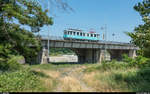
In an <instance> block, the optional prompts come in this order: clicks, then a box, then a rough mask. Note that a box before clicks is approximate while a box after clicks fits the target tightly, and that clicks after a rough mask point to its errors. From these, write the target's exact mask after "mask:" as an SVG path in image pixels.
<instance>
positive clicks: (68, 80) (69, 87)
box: [60, 76, 82, 92]
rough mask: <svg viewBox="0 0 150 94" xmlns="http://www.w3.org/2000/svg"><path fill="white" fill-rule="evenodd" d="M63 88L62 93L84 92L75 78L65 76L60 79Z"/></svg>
mask: <svg viewBox="0 0 150 94" xmlns="http://www.w3.org/2000/svg"><path fill="white" fill-rule="evenodd" d="M60 82H61V84H62V85H61V86H60V88H61V89H62V91H65V92H66V91H70V92H77V91H82V87H81V86H80V82H79V81H78V80H77V79H75V78H74V77H70V76H65V77H64V78H61V79H60Z"/></svg>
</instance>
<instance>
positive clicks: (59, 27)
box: [40, 0, 142, 42]
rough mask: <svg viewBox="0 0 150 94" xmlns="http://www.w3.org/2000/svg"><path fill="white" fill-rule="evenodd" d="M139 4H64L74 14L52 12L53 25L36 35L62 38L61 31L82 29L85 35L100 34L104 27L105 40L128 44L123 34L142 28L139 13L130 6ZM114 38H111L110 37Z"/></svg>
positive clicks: (107, 0) (115, 0) (72, 0)
mask: <svg viewBox="0 0 150 94" xmlns="http://www.w3.org/2000/svg"><path fill="white" fill-rule="evenodd" d="M140 1H141V0H68V1H67V2H68V4H69V5H70V6H71V7H72V8H73V9H74V11H75V12H71V13H64V12H61V11H58V10H55V9H53V14H55V15H56V16H52V17H53V21H54V24H53V25H52V26H50V27H49V28H48V27H43V28H42V31H44V32H40V33H41V34H43V35H46V34H47V31H48V30H50V35H52V36H62V35H63V30H64V29H67V28H74V29H82V30H84V31H85V32H89V31H90V29H93V30H94V31H95V32H97V33H100V34H101V38H100V40H102V34H103V32H104V30H101V27H103V26H105V24H106V25H107V40H109V41H113V40H114V41H118V42H129V41H130V37H129V36H127V35H125V33H124V32H125V31H128V32H133V30H134V28H135V27H136V26H138V25H139V24H142V18H141V17H140V15H139V13H138V12H136V11H135V10H134V9H133V6H134V5H135V4H137V2H140ZM113 33H114V34H115V36H114V37H113V36H112V34H113Z"/></svg>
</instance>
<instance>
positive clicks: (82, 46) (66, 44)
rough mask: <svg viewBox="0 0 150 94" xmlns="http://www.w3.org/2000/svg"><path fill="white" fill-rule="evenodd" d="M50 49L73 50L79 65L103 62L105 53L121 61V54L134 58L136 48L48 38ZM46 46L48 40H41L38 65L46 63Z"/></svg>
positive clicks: (126, 45) (124, 44) (106, 43)
mask: <svg viewBox="0 0 150 94" xmlns="http://www.w3.org/2000/svg"><path fill="white" fill-rule="evenodd" d="M49 43H50V44H49V47H50V48H69V49H71V50H73V51H74V52H75V53H76V54H77V56H78V62H80V63H84V62H87V63H100V62H101V61H102V60H104V56H105V51H106V50H107V52H109V53H110V58H111V60H112V59H116V60H121V59H122V54H127V55H128V56H129V57H132V58H134V57H135V56H136V50H137V49H138V47H136V46H135V45H133V44H129V43H121V42H111V41H99V42H84V41H70V40H64V39H63V38H61V37H60V38H56V37H50V38H49ZM47 44H48V38H46V37H43V38H42V46H43V50H42V51H41V52H40V53H39V56H38V61H40V62H39V63H41V64H44V63H47V62H48V61H47V53H48V50H47V48H48V47H47Z"/></svg>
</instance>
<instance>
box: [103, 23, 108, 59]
mask: <svg viewBox="0 0 150 94" xmlns="http://www.w3.org/2000/svg"><path fill="white" fill-rule="evenodd" d="M106 41H107V25H106V24H105V48H104V50H105V55H104V59H105V61H106V52H107V51H106Z"/></svg>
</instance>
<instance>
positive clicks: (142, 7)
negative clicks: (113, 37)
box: [126, 0, 150, 57]
mask: <svg viewBox="0 0 150 94" xmlns="http://www.w3.org/2000/svg"><path fill="white" fill-rule="evenodd" d="M149 7H150V0H143V2H142V3H138V4H137V5H135V6H134V9H135V10H136V11H137V12H139V14H140V15H141V16H142V18H143V22H144V24H143V25H139V26H138V27H136V28H135V29H134V31H135V32H133V33H130V32H127V33H126V34H127V35H129V36H130V37H131V38H132V41H131V42H132V43H134V44H135V45H137V46H138V47H139V48H140V51H139V54H140V55H142V56H145V57H150V38H149V37H150V8H149Z"/></svg>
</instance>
